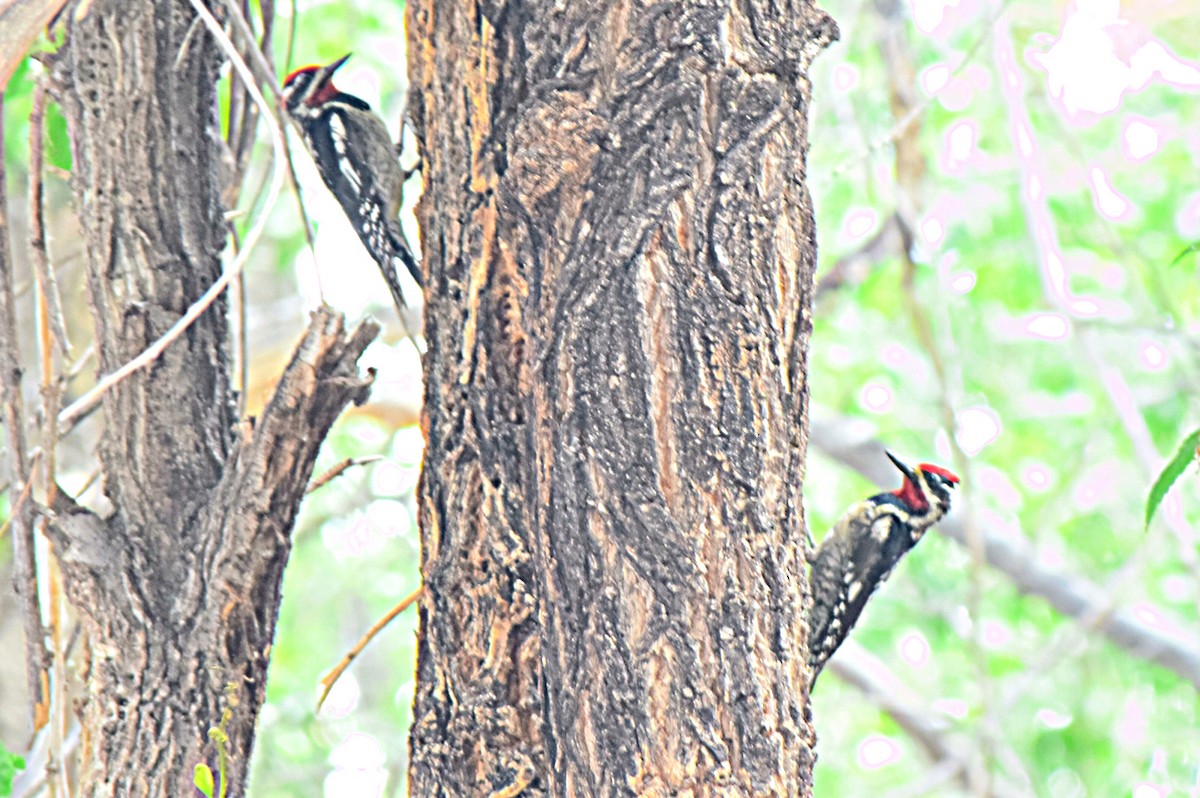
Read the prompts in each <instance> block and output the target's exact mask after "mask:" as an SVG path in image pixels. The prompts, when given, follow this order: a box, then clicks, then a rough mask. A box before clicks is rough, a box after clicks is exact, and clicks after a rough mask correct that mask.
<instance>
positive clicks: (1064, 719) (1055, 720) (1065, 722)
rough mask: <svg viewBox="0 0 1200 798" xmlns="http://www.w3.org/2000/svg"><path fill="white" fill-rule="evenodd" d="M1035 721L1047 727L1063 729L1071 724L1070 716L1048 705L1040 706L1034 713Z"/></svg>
mask: <svg viewBox="0 0 1200 798" xmlns="http://www.w3.org/2000/svg"><path fill="white" fill-rule="evenodd" d="M1034 717H1035V718H1037V722H1038V723H1040V724H1042V726H1043V727H1045V728H1047V729H1065V728H1066V727H1067V726H1070V725H1071V716H1070V715H1069V714H1067V713H1065V712H1059V711H1058V710H1056V709H1051V708H1050V707H1042V708H1041V709H1039V710H1038V711H1037V714H1036V715H1034Z"/></svg>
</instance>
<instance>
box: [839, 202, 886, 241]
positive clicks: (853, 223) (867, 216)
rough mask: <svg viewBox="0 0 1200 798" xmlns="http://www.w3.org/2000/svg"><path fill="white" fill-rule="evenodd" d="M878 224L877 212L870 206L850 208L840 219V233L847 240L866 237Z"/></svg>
mask: <svg viewBox="0 0 1200 798" xmlns="http://www.w3.org/2000/svg"><path fill="white" fill-rule="evenodd" d="M877 224H879V214H878V213H876V212H875V211H874V210H872V209H871V208H851V209H850V210H849V211H847V212H846V216H845V218H844V219H843V220H842V235H843V236H844V237H845V238H846V239H848V240H849V241H858V240H860V239H862V238H866V237H867V236H868V235H869V234H870V233H871V231H872V230H874V229H875V226H876V225H877Z"/></svg>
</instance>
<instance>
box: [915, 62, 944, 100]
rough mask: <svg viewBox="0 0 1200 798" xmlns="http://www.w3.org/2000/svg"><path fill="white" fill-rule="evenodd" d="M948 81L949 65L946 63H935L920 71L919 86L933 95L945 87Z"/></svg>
mask: <svg viewBox="0 0 1200 798" xmlns="http://www.w3.org/2000/svg"><path fill="white" fill-rule="evenodd" d="M949 82H950V67H949V66H948V65H946V64H935V65H934V66H931V67H929V68H928V69H926V70H925V71H924V72H922V73H921V88H923V89H924V90H925V93H926V94H928V95H930V96H933V95H934V94H937V93H938V92H939V91H941V90H942V89H944V88H945V87H946V84H947V83H949Z"/></svg>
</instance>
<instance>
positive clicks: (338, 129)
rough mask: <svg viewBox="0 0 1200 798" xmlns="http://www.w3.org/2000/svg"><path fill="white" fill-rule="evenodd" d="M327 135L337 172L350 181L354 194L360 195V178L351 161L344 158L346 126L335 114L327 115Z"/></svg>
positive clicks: (361, 184) (361, 185) (361, 183)
mask: <svg viewBox="0 0 1200 798" xmlns="http://www.w3.org/2000/svg"><path fill="white" fill-rule="evenodd" d="M329 134H330V136H331V137H332V138H333V150H334V152H336V153H337V162H338V171H340V172H341V173H342V176H343V177H345V178H346V179H347V180H349V181H350V185H351V186H353V187H354V190H355V192H357V193H359V194H361V193H362V187H363V181H362V176H361V175H359V173H358V172H356V171H354V163H353V161H351V160H350V159H349V158H347V157H346V126H345V124H343V123H342V118H341V117H340V116H338V115H337V114H330V115H329Z"/></svg>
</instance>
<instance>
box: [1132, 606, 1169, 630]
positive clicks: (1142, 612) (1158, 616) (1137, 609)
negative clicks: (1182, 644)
mask: <svg viewBox="0 0 1200 798" xmlns="http://www.w3.org/2000/svg"><path fill="white" fill-rule="evenodd" d="M1131 610H1132V612H1133V616H1134V617H1135V618H1137V619H1138V620H1139V621H1141V622H1142V623H1144V624H1146V625H1147V626H1149V627H1151V628H1153V629H1158V630H1159V631H1163V632H1167V631H1170V630H1171V624H1169V623H1167V619H1166V617H1165V616H1164V615H1163V613H1162V610H1160V609H1159V608H1158V607H1155V606H1154V605H1153V604H1147V603H1146V602H1139V603H1137V604H1134V605H1133V607H1131Z"/></svg>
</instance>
